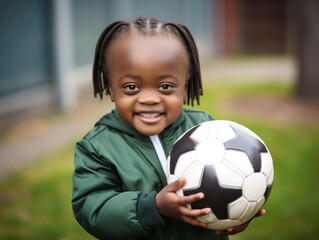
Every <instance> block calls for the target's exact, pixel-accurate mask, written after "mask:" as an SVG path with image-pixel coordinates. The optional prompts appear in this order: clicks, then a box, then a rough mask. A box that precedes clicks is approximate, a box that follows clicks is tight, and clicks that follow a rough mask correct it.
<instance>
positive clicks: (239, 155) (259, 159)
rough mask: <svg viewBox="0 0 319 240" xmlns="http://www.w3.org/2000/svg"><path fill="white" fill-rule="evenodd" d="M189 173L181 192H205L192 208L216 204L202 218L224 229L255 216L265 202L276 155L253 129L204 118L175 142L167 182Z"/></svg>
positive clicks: (200, 219)
mask: <svg viewBox="0 0 319 240" xmlns="http://www.w3.org/2000/svg"><path fill="white" fill-rule="evenodd" d="M183 176H185V178H186V183H185V185H184V187H183V188H182V189H180V190H179V191H177V194H178V195H179V196H189V195H191V194H195V193H198V192H203V193H204V195H205V197H204V199H201V200H199V201H196V202H194V203H191V204H188V205H187V207H188V208H189V209H201V208H206V207H210V208H211V209H212V213H209V214H206V215H203V216H200V217H198V218H197V219H198V220H199V221H201V222H205V223H207V227H208V228H210V229H214V230H224V229H227V228H228V227H234V226H238V225H241V224H243V223H245V222H246V221H248V220H250V219H251V218H252V217H253V216H254V215H255V214H256V213H257V212H258V211H259V210H260V209H261V208H262V206H263V205H264V204H265V202H266V200H267V198H268V196H269V194H270V191H271V188H272V183H273V179H274V169H273V163H272V158H271V155H270V153H269V151H268V149H267V147H266V145H265V144H264V142H263V141H262V140H261V139H260V138H259V137H258V136H257V135H256V134H255V133H254V132H252V131H251V130H249V129H248V128H246V127H244V126H242V125H240V124H238V123H235V122H231V121H225V120H215V121H208V122H204V123H202V124H200V125H197V126H195V127H193V128H191V129H190V130H188V131H187V132H185V133H184V134H183V135H182V136H181V137H180V138H179V139H177V140H176V142H175V143H174V145H173V147H172V149H171V152H170V156H169V157H168V163H167V182H168V183H172V182H174V181H175V180H177V179H179V178H180V177H183Z"/></svg>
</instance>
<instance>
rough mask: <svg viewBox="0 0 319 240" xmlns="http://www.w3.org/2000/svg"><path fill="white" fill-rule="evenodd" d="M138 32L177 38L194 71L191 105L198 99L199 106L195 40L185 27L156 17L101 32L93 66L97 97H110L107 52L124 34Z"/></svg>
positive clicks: (190, 84)
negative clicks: (170, 35) (169, 35)
mask: <svg viewBox="0 0 319 240" xmlns="http://www.w3.org/2000/svg"><path fill="white" fill-rule="evenodd" d="M133 30H135V31H137V32H138V33H140V34H145V35H147V34H150V35H151V34H163V33H167V34H173V35H175V36H176V37H177V38H178V39H179V40H180V41H181V43H182V44H183V46H184V47H185V48H186V52H187V56H188V58H189V63H190V67H189V68H190V69H189V79H188V82H187V105H189V104H190V103H191V104H192V106H193V105H194V99H196V101H197V104H198V105H199V96H200V95H203V89H202V81H201V73H200V65H199V57H198V51H197V47H196V44H195V41H194V39H193V37H192V35H191V33H190V31H189V30H188V29H187V27H185V26H184V25H182V24H180V23H174V22H161V21H159V20H157V19H155V18H142V17H140V18H137V19H135V20H133V21H131V22H125V21H116V22H113V23H112V24H110V25H109V26H107V27H106V28H105V29H104V31H103V32H102V33H101V35H100V37H99V40H98V42H97V44H96V48H95V55H94V64H93V88H94V96H95V97H96V96H97V95H99V96H100V98H101V99H102V98H103V93H104V91H105V94H106V95H108V94H109V93H110V91H109V81H110V80H109V78H108V75H107V69H106V65H107V64H106V59H107V52H108V49H109V48H110V45H111V43H112V42H113V41H114V40H115V39H116V38H117V37H118V36H119V35H121V34H123V33H128V32H130V31H133Z"/></svg>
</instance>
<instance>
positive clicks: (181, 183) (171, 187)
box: [166, 177, 186, 192]
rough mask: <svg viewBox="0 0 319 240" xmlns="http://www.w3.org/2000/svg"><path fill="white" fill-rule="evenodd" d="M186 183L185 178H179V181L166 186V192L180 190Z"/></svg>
mask: <svg viewBox="0 0 319 240" xmlns="http://www.w3.org/2000/svg"><path fill="white" fill-rule="evenodd" d="M185 183H186V179H185V177H181V178H180V179H178V180H176V181H174V182H172V183H170V184H168V185H167V186H166V187H167V191H169V192H176V191H177V190H179V189H181V188H182V187H183V186H184V185H185Z"/></svg>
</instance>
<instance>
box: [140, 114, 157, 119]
mask: <svg viewBox="0 0 319 240" xmlns="http://www.w3.org/2000/svg"><path fill="white" fill-rule="evenodd" d="M138 115H140V116H141V117H143V118H150V119H154V118H157V117H159V116H160V115H161V113H138Z"/></svg>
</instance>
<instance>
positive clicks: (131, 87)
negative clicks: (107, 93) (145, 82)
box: [124, 84, 138, 91]
mask: <svg viewBox="0 0 319 240" xmlns="http://www.w3.org/2000/svg"><path fill="white" fill-rule="evenodd" d="M124 88H125V89H126V90H128V91H136V90H138V87H137V86H136V85H135V84H128V85H125V86H124Z"/></svg>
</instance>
